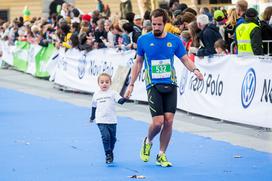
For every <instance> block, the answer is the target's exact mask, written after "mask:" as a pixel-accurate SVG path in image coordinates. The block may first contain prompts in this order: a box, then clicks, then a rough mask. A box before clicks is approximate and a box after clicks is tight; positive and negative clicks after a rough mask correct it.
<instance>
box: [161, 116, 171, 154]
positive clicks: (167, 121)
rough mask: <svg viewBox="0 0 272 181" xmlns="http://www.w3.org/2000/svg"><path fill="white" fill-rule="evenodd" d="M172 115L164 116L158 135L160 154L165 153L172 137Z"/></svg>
mask: <svg viewBox="0 0 272 181" xmlns="http://www.w3.org/2000/svg"><path fill="white" fill-rule="evenodd" d="M173 119H174V114H173V113H165V114H164V124H163V127H162V131H161V135H160V152H162V153H165V151H166V149H167V146H168V144H169V142H170V139H171V136H172V127H173Z"/></svg>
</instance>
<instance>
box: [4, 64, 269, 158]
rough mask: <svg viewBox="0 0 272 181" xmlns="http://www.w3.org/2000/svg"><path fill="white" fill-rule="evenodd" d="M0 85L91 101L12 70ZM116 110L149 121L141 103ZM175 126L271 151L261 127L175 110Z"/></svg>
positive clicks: (79, 102)
mask: <svg viewBox="0 0 272 181" xmlns="http://www.w3.org/2000/svg"><path fill="white" fill-rule="evenodd" d="M0 87H3V88H8V89H13V90H16V91H20V92H24V93H27V94H31V95H36V96H41V97H45V98H50V99H55V100H61V101H64V102H68V103H71V104H74V105H78V106H82V107H89V104H90V100H91V95H89V94H80V93H76V92H72V91H68V92H67V91H61V90H59V89H57V88H56V87H57V86H56V85H55V84H54V83H53V82H49V81H47V80H42V79H38V78H34V77H32V76H31V75H28V74H25V73H21V72H18V71H15V70H11V69H0ZM117 111H118V114H119V115H120V116H127V117H131V118H133V119H135V120H139V121H145V122H149V121H150V119H151V117H150V115H149V110H148V106H147V105H144V104H136V103H133V102H131V103H127V104H125V105H123V106H118V108H117ZM174 129H176V130H179V131H183V132H189V133H192V134H195V135H200V136H204V137H210V138H212V139H214V140H220V141H225V142H228V143H231V144H233V145H239V146H243V147H247V148H253V149H255V150H258V151H264V152H269V153H272V132H271V131H270V130H266V129H263V128H258V127H252V126H246V125H240V124H234V123H230V122H225V121H224V122H223V121H220V120H216V119H211V118H204V117H201V116H197V115H192V114H188V113H186V112H183V111H178V112H177V114H176V117H175V123H174Z"/></svg>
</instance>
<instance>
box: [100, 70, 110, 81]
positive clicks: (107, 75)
mask: <svg viewBox="0 0 272 181" xmlns="http://www.w3.org/2000/svg"><path fill="white" fill-rule="evenodd" d="M102 76H105V77H108V78H109V79H110V83H111V76H110V74H107V73H105V72H103V73H101V74H100V75H99V76H98V78H97V82H98V83H99V80H100V78H101V77H102Z"/></svg>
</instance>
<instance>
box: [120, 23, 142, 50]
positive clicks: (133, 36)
mask: <svg viewBox="0 0 272 181" xmlns="http://www.w3.org/2000/svg"><path fill="white" fill-rule="evenodd" d="M123 30H124V31H125V33H126V34H127V35H128V37H129V44H128V45H127V48H129V49H137V40H138V38H139V37H140V36H141V33H139V32H137V31H135V30H134V29H133V25H132V24H131V23H125V24H123Z"/></svg>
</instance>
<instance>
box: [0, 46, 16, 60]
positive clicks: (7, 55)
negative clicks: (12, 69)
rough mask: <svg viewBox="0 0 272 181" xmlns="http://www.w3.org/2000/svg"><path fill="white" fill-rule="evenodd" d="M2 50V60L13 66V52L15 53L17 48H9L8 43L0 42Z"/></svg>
mask: <svg viewBox="0 0 272 181" xmlns="http://www.w3.org/2000/svg"><path fill="white" fill-rule="evenodd" d="M0 44H1V50H2V53H3V55H2V60H4V61H5V62H6V63H8V64H9V65H13V54H12V53H13V52H14V51H15V46H9V45H8V42H7V41H0Z"/></svg>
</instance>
